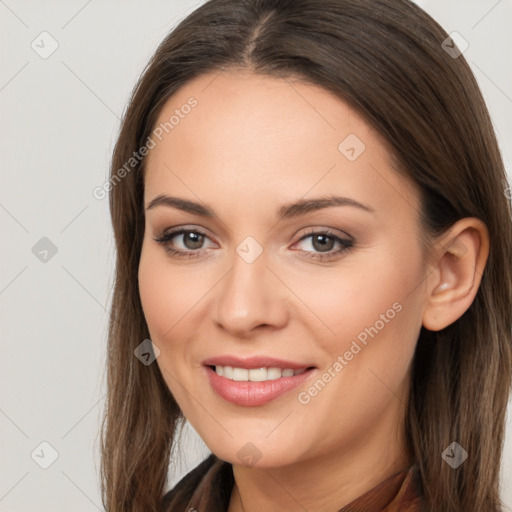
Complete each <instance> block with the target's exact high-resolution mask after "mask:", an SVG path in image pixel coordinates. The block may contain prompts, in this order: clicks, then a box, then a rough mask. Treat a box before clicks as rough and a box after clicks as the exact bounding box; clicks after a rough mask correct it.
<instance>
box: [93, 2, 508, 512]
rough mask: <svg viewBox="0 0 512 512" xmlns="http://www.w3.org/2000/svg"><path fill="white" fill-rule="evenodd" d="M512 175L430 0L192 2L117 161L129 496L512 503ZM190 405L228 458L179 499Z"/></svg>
mask: <svg viewBox="0 0 512 512" xmlns="http://www.w3.org/2000/svg"><path fill="white" fill-rule="evenodd" d="M504 183H506V181H505V172H504V168H503V163H502V160H501V156H500V153H499V149H498V145H497V142H496V138H495V134H494V132H493V129H492V125H491V122H490V119H489V115H488V112H487V109H486V107H485V104H484V101H483V99H482V96H481V93H480V91H479V89H478V86H477V84H476V81H475V79H474V77H473V75H472V73H471V71H470V69H469V67H468V65H467V63H466V61H465V60H464V57H463V56H462V55H461V53H460V51H457V46H456V44H455V42H454V41H453V40H452V39H451V38H450V37H449V36H448V34H447V33H446V32H445V31H444V30H443V29H442V28H441V27H440V26H439V25H438V24H437V23H436V22H435V21H434V20H432V19H431V18H430V17H429V16H428V15H427V14H426V13H424V12H423V11H422V10H421V9H420V8H419V7H417V6H416V5H415V4H413V3H412V2H410V1H408V0H350V1H349V0H325V1H322V2H318V1H316V0H211V1H209V2H207V3H206V4H204V5H203V6H201V7H200V8H198V9H197V10H196V11H194V12H193V13H192V14H190V15H189V16H188V17H187V18H186V19H185V20H184V21H182V22H181V23H180V24H179V25H178V26H177V27H176V28H175V29H174V30H173V31H172V32H171V33H170V34H169V35H168V37H167V38H166V39H165V40H164V41H163V42H162V43H161V45H160V47H159V48H158V50H157V51H156V53H155V55H154V56H153V58H152V59H151V61H150V63H149V64H148V66H147V68H146V70H145V72H144V73H143V75H142V77H141V79H140V80H139V83H138V84H137V86H136V88H135V90H134V93H133V97H132V99H131V102H130V105H129V107H128V109H127V111H126V114H125V117H124V120H123V124H122V128H121V133H120V135H119V139H118V142H117V145H116V148H115V152H114V156H113V163H112V176H111V180H110V183H109V189H110V205H111V214H112V221H113V227H114V233H115V239H116V245H117V263H116V282H115V290H114V296H113V304H112V311H111V322H110V331H109V362H108V393H109V394H108V402H107V409H106V415H105V420H104V431H103V438H102V476H103V491H104V504H105V507H106V509H107V510H112V511H113V510H123V511H141V510H144V511H156V510H165V511H180V512H181V511H184V510H198V511H199V512H202V511H229V512H238V511H244V512H251V511H261V510H265V511H273V510H287V511H295V510H297V511H299V510H308V511H311V512H313V511H333V512H334V511H344V512H347V511H355V510H372V511H373V510H375V511H380V510H387V511H391V510H393V511H409V512H410V511H413V510H414V511H416V510H428V511H441V510H442V511H443V512H449V511H453V512H455V511H457V512H460V511H465V512H468V511H474V512H481V511H498V510H501V508H500V499H499V489H498V482H499V468H500V464H499V462H500V458H501V451H502V441H503V435H504V418H505V412H506V406H507V399H508V396H509V391H510V384H511V373H512V372H511V368H512V366H511V364H512V349H511V330H510V327H511V325H512V318H511V310H512V308H511V303H512V301H511V297H512V286H511V283H512V279H511V260H512V237H511V232H512V229H511V227H512V226H511V211H510V204H509V203H508V201H507V198H506V195H505V193H504V189H503V185H504ZM149 340H151V341H149ZM184 418H186V419H187V420H188V421H189V422H190V423H191V425H192V426H193V427H194V428H195V430H196V431H197V432H198V433H199V435H200V436H201V437H202V438H203V440H204V441H205V443H206V445H207V446H208V447H209V448H210V450H211V451H212V455H211V456H210V457H208V458H207V459H206V460H205V461H203V463H202V464H201V465H199V466H198V467H197V468H195V469H194V470H193V471H191V472H190V473H189V474H188V475H186V476H185V477H184V478H183V479H182V481H181V482H180V483H179V484H178V485H177V486H176V487H175V488H174V489H172V490H171V491H170V492H168V493H165V492H164V489H165V484H166V477H167V469H168V464H169V461H170V457H171V452H172V453H174V451H173V449H174V448H176V447H177V446H176V441H175V440H176V438H177V433H178V429H179V427H180V426H181V425H182V423H183V420H184ZM164 494H165V496H164Z"/></svg>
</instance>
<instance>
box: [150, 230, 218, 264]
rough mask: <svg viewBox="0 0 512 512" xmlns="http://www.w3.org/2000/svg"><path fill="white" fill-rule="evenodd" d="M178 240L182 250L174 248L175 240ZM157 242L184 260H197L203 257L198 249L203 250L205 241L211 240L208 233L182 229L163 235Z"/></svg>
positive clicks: (156, 239)
mask: <svg viewBox="0 0 512 512" xmlns="http://www.w3.org/2000/svg"><path fill="white" fill-rule="evenodd" d="M175 239H176V240H178V242H179V243H178V245H181V247H180V248H176V247H173V245H174V244H175V242H174V240H175ZM154 240H155V242H158V243H159V244H161V245H163V247H164V249H165V250H166V251H167V252H168V253H169V254H171V255H173V256H176V257H178V258H179V257H183V258H195V257H197V256H200V255H201V252H199V251H198V249H202V248H203V244H204V242H205V240H210V239H209V237H208V236H207V235H206V233H203V232H202V231H200V230H198V229H184V228H180V229H177V230H175V231H168V232H166V233H163V234H162V235H161V236H159V237H158V238H154Z"/></svg>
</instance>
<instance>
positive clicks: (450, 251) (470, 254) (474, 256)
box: [422, 217, 489, 331]
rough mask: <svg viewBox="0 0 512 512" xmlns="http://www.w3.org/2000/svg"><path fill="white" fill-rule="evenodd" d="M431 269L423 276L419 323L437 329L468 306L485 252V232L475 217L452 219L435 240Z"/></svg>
mask: <svg viewBox="0 0 512 512" xmlns="http://www.w3.org/2000/svg"><path fill="white" fill-rule="evenodd" d="M434 252H435V261H436V264H435V266H434V271H433V272H431V274H430V276H429V279H427V283H428V286H427V290H426V291H427V295H426V297H425V307H424V310H423V319H422V320H423V326H424V327H425V328H426V329H429V330H431V331H439V330H441V329H444V328H445V327H447V326H448V325H450V324H452V323H453V322H455V321H456V320H457V319H458V318H460V317H461V316H462V315H463V314H464V313H465V312H466V311H467V309H468V308H469V307H470V306H471V304H472V302H473V300H474V298H475V296H476V293H477V291H478V287H479V286H480V282H481V279H482V274H483V271H484V268H485V264H486V262H487V257H488V255H489V233H488V230H487V227H486V226H485V224H484V223H483V222H482V221H481V220H479V219H477V218H473V217H471V218H464V219H461V220H460V221H458V222H456V223H455V224H454V225H453V226H452V227H451V228H450V229H449V230H448V231H447V232H446V233H445V234H443V236H442V237H441V239H440V240H438V241H437V244H436V247H435V249H434Z"/></svg>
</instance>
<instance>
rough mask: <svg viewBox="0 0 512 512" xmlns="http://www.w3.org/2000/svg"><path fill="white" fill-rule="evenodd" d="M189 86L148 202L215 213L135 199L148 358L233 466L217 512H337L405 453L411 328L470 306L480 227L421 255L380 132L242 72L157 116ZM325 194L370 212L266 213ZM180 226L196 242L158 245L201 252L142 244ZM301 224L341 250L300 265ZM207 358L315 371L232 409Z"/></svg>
mask: <svg viewBox="0 0 512 512" xmlns="http://www.w3.org/2000/svg"><path fill="white" fill-rule="evenodd" d="M190 96H194V98H196V99H197V101H198V104H197V106H196V107H195V108H194V109H193V110H192V111H191V112H190V114H188V115H187V116H185V117H184V118H183V119H180V122H179V124H177V125H176V126H175V127H174V128H173V130H172V131H170V132H169V134H168V135H167V136H165V137H164V138H163V139H162V141H161V142H159V143H158V144H157V145H156V147H155V148H154V149H152V150H151V151H150V154H149V155H148V159H147V161H146V175H145V191H144V203H145V206H146V207H147V206H148V205H149V203H150V201H151V200H152V199H153V198H155V197H156V196H158V195H159V194H167V195H172V196H176V197H180V198H183V199H188V200H191V201H196V202H199V203H202V204H206V205H208V206H209V207H210V208H212V209H213V210H214V211H215V212H216V214H217V215H218V219H209V218H205V217H202V216H199V215H195V214H192V213H188V212H184V211H181V210H179V209H176V208H172V207H168V206H158V207H155V208H152V209H149V210H147V211H146V225H145V234H144V242H143V248H142V254H141V260H140V267H139V286H140V297H141V301H142V305H143V309H144V314H145V317H146V320H147V323H148V327H149V331H150V335H151V339H152V340H153V342H154V344H155V345H156V346H157V347H158V348H159V349H160V351H161V352H160V356H159V357H158V359H157V364H158V365H159V368H160V370H161V372H162V375H163V377H164V379H165V381H166V383H167V385H168V386H169V389H170V390H171V392H172V393H173V395H174V397H175V398H176V400H177V402H178V404H179V405H180V407H181V409H182V410H183V412H184V414H185V416H186V418H187V419H188V421H189V422H190V423H191V424H192V426H193V427H194V428H195V429H196V431H197V432H198V433H199V435H200V436H201V437H202V438H203V440H204V441H205V443H206V445H207V446H208V447H209V448H210V449H211V450H212V452H214V453H215V454H216V455H217V456H218V457H220V458H221V459H224V460H226V461H229V462H230V463H232V464H233V472H234V476H235V482H236V483H235V486H234V488H233V493H232V496H231V503H230V507H229V512H238V511H241V510H242V506H241V502H243V507H244V508H243V510H245V512H250V511H260V510H265V511H269V512H273V511H282V510H288V511H303V510H304V509H306V510H308V511H310V512H320V511H322V512H325V511H337V510H339V509H340V508H341V507H343V506H344V505H346V504H348V503H350V502H351V501H353V500H354V499H356V498H357V497H358V496H360V495H362V494H363V493H365V492H366V491H368V490H370V489H372V488H373V487H375V486H376V485H377V484H378V483H380V482H381V481H383V480H384V479H386V478H387V477H389V476H391V475H392V474H394V473H395V472H397V471H399V470H402V469H405V468H407V467H408V466H409V465H410V464H411V463H412V462H414V458H413V456H412V455H411V454H409V453H407V449H406V446H405V435H404V428H403V422H404V414H405V404H406V403H407V397H408V393H409V387H410V365H411V360H412V357H413V354H414V349H415V346H416V342H417V339H418V335H419V332H420V328H421V326H422V325H424V326H425V327H427V328H429V329H431V330H438V329H442V328H443V327H445V326H447V325H449V324H450V323H452V322H454V321H455V320H456V319H457V318H459V317H460V316H461V315H462V314H463V312H464V311H465V310H466V309H467V308H468V307H469V306H470V304H471V302H472V301H473V299H474V296H475V294H476V291H477V288H478V285H479V283H480V277H481V273H482V271H483V267H484V265H485V261H486V258H487V253H488V234H487V231H486V228H485V226H484V225H483V224H482V223H481V222H480V221H479V220H477V219H473V218H470V219H463V220H461V221H459V222H458V223H456V224H455V225H454V226H452V228H451V229H450V230H449V231H448V232H446V233H445V234H443V236H442V237H440V238H439V239H437V240H432V241H431V243H430V244H429V252H428V253H426V252H425V251H424V249H423V246H422V245H421V243H420V234H421V233H422V227H421V226H420V225H419V221H418V216H417V212H418V209H419V195H418V190H417V189H416V186H415V184H414V183H413V182H412V181H410V180H409V179H407V178H406V177H404V176H403V175H401V174H399V173H398V172H397V171H396V170H395V169H394V168H393V167H392V165H391V160H390V153H389V150H388V148H387V146H386V143H385V141H384V140H383V139H382V138H381V137H380V136H379V135H378V133H376V132H375V130H373V129H372V128H371V127H370V126H369V125H368V124H367V123H366V122H365V121H364V120H363V119H362V118H361V117H360V116H359V115H358V114H357V113H356V112H355V111H354V110H352V109H351V108H350V107H349V106H348V105H347V104H346V103H344V102H342V101H341V100H340V99H339V98H337V97H336V96H334V95H333V94H331V93H330V92H328V91H326V90H324V89H322V88H320V87H317V86H313V85H310V84H307V83H304V82H299V81H298V80H291V79H287V80H284V79H277V78H269V77H262V76H258V75H255V74H253V73H251V72H248V71H244V72H241V71H239V70H238V71H227V70H225V71H224V72H222V73H220V74H218V73H212V74H207V75H202V76H200V77H198V78H196V79H195V80H193V81H191V82H189V83H187V84H185V85H184V86H183V87H182V88H181V89H180V90H179V91H178V92H176V93H175V94H174V95H173V96H172V97H171V98H170V99H169V100H168V102H167V103H166V105H165V106H164V107H163V109H162V111H161V112H160V116H159V120H158V121H157V124H159V123H160V122H165V121H166V120H168V119H169V117H170V116H171V115H172V114H173V112H174V111H175V109H179V108H180V107H181V106H182V105H183V104H185V103H186V102H187V100H188V98H189V97H190ZM349 134H355V135H356V136H357V137H358V138H359V139H360V140H361V141H363V143H364V144H365V146H366V148H365V150H364V151H363V152H362V153H361V154H360V156H358V158H357V159H356V160H354V161H350V160H348V159H347V158H346V157H345V156H344V154H342V153H341V152H340V151H339V150H338V145H339V144H340V142H342V141H343V140H344V139H345V138H346V137H347V136H348V135H349ZM331 194H336V195H340V196H347V197H349V198H352V199H354V200H356V201H358V202H360V203H363V204H364V205H367V206H369V207H371V208H372V209H373V212H368V211H365V210H363V209H358V208H356V207H353V206H335V207H329V208H324V209H320V210H317V211H313V212H309V213H307V214H305V215H302V216H299V217H295V218H291V219H286V220H281V221H278V220H277V218H276V212H277V209H278V208H279V207H280V206H281V205H283V204H287V203H291V202H294V201H297V200H299V199H311V198H313V197H315V198H316V197H327V196H329V195H331ZM183 226H186V227H187V228H189V229H191V230H192V231H193V230H194V229H199V230H200V231H202V232H204V233H205V234H206V235H207V236H206V238H204V239H203V245H201V243H200V240H201V239H200V240H199V244H196V245H195V246H194V245H193V242H191V241H190V240H188V239H185V238H184V237H183V236H182V235H178V236H176V237H175V238H174V239H173V240H172V241H171V242H168V245H171V246H172V247H173V248H175V249H180V250H183V251H188V252H194V251H195V252H196V253H198V254H199V256H198V257H195V258H177V257H173V256H172V255H170V254H169V253H167V252H166V250H165V248H164V246H163V245H162V244H159V243H158V242H156V241H155V240H154V239H155V238H158V237H159V236H161V235H162V233H164V232H165V231H170V230H171V229H173V228H179V227H183ZM311 228H314V229H315V230H317V231H322V230H325V229H327V228H329V229H330V230H331V231H332V232H333V233H334V234H335V235H336V236H339V237H340V238H345V239H346V238H349V237H351V238H352V239H354V245H353V247H352V248H351V249H350V250H349V251H344V252H341V253H339V254H337V255H335V256H334V257H333V258H332V260H331V261H324V262H320V261H318V260H315V259H312V258H311V257H308V255H309V256H311V255H318V254H324V253H323V252H322V245H320V244H314V241H315V237H314V236H310V237H309V238H305V239H303V240H302V241H301V238H302V237H303V236H304V235H307V234H308V233H310V232H311ZM247 236H251V237H253V238H254V239H255V240H256V241H257V243H258V244H259V245H260V246H261V248H262V249H263V252H262V254H261V255H260V256H259V257H258V258H257V259H256V260H255V261H254V262H252V263H247V262H246V261H244V259H242V258H241V257H240V256H239V255H238V254H237V252H236V248H237V246H238V245H239V244H240V243H241V242H242V241H243V240H244V239H245V238H246V237H247ZM328 242H329V243H328V244H327V247H326V248H325V249H323V250H324V251H326V252H327V253H331V254H334V253H335V252H336V251H337V250H338V249H339V248H340V246H339V244H338V243H336V242H335V241H333V240H332V239H328ZM185 244H187V245H185ZM195 247H196V248H195ZM196 255H197V254H196ZM443 283H445V284H444V286H440V285H443ZM396 303H398V304H399V305H400V306H401V310H400V311H399V312H397V313H396V314H395V315H394V317H393V318H392V319H391V320H389V321H388V322H386V323H385V325H384V327H383V328H382V329H380V330H379V331H378V334H376V335H375V336H374V337H373V338H369V339H368V343H367V345H366V346H362V350H361V351H360V352H358V353H357V355H355V356H354V357H353V358H352V360H350V361H349V362H348V364H347V365H346V366H344V368H343V370H342V371H340V372H338V373H337V374H336V376H335V377H334V378H332V380H331V381H330V382H329V383H328V384H327V385H326V386H325V387H324V388H323V389H322V390H321V391H320V392H319V393H318V394H317V395H316V396H314V397H313V398H311V400H310V402H309V403H307V404H303V403H300V401H299V400H298V394H299V393H300V392H301V391H307V390H308V389H309V388H310V387H311V386H312V384H313V383H314V382H315V381H316V380H317V379H318V378H319V377H321V376H322V375H323V374H324V373H325V372H327V371H328V368H329V367H332V365H333V363H334V362H335V361H336V360H337V357H338V356H340V355H343V354H344V353H345V352H346V351H347V350H349V348H350V346H351V343H352V341H353V340H354V339H356V338H357V336H358V334H360V333H361V332H363V331H364V330H365V328H368V327H370V326H374V325H376V321H377V320H379V319H380V318H381V316H380V315H381V314H385V313H386V311H387V310H389V309H390V308H392V305H393V304H396ZM360 345H361V344H360ZM221 354H234V355H237V356H240V357H245V356H250V355H256V354H258V355H260V354H265V355H270V356H273V357H277V358H284V359H291V360H294V361H298V362H304V363H311V364H313V365H314V366H315V367H316V370H315V372H314V375H312V376H311V377H310V378H309V379H308V381H307V382H305V383H304V384H303V385H302V386H300V388H299V389H296V390H293V391H291V392H288V393H286V394H284V395H282V396H280V397H278V398H277V399H275V400H273V401H271V402H269V403H267V404H265V405H262V406H257V407H241V406H237V405H234V404H232V403H229V402H227V401H225V400H224V399H222V398H221V397H219V396H218V395H217V394H216V393H215V392H214V391H213V390H212V388H211V387H210V385H209V382H208V381H207V379H206V378H205V376H204V371H203V370H204V369H203V367H202V365H201V362H202V361H203V360H204V359H206V358H208V357H213V356H218V355H221ZM249 442H250V443H252V444H253V445H254V446H255V447H256V448H257V450H258V452H259V454H260V458H259V460H257V462H256V463H255V464H253V465H249V464H247V463H244V462H243V461H242V460H241V459H240V458H239V456H238V455H237V453H238V451H239V450H240V449H241V448H242V447H244V446H245V445H246V444H247V443H249Z"/></svg>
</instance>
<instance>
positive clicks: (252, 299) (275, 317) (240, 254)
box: [217, 237, 286, 335]
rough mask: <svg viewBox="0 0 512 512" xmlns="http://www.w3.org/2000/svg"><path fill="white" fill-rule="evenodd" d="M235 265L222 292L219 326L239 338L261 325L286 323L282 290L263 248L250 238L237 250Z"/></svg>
mask: <svg viewBox="0 0 512 512" xmlns="http://www.w3.org/2000/svg"><path fill="white" fill-rule="evenodd" d="M232 262H233V263H232V268H231V271H230V272H228V274H227V275H226V276H225V279H224V280H223V283H222V285H221V286H220V288H219V297H218V310H217V322H218V323H219V324H220V325H221V326H222V327H224V328H225V329H226V330H229V331H232V332H233V334H237V335H243V334H246V333H248V332H249V331H251V330H252V329H253V328H254V327H257V326H259V325H269V326H270V325H273V326H279V325H282V324H283V322H285V321H286V311H285V301H284V300H283V297H282V293H283V290H282V289H281V287H279V285H278V280H277V279H276V278H275V276H273V273H272V271H271V270H270V269H269V268H268V266H267V265H268V258H267V254H266V252H265V251H264V250H263V248H262V247H261V246H260V245H259V244H258V243H257V242H256V241H255V240H254V239H251V237H247V239H245V240H244V241H243V242H241V243H240V244H239V245H238V247H237V248H236V252H235V253H234V254H233V257H232ZM274 281H275V282H274Z"/></svg>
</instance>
